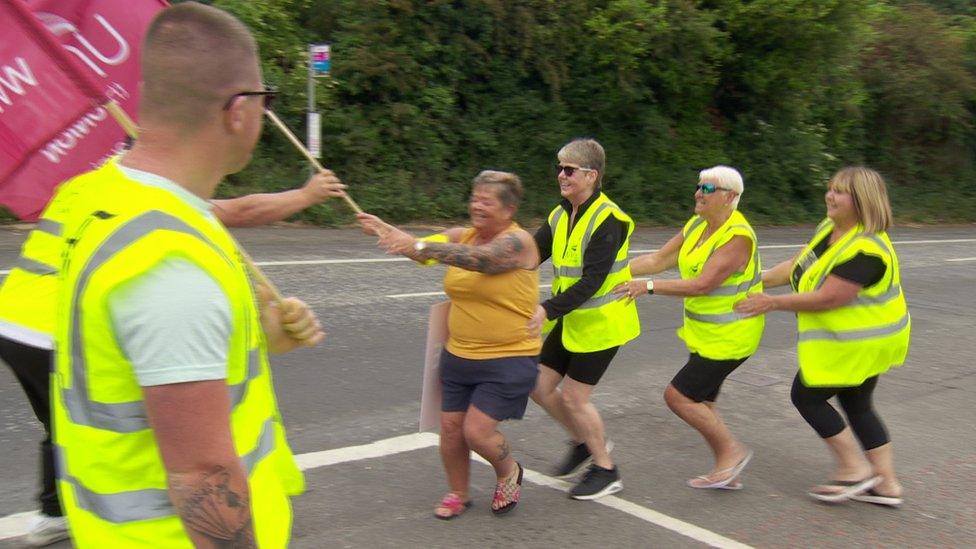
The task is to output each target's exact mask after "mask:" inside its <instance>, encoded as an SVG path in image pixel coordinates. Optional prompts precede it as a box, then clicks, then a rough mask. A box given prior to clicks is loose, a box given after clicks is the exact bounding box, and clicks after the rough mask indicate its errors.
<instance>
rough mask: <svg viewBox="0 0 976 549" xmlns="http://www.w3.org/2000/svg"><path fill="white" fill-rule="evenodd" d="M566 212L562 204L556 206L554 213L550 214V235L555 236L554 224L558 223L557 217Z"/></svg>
mask: <svg viewBox="0 0 976 549" xmlns="http://www.w3.org/2000/svg"><path fill="white" fill-rule="evenodd" d="M564 213H566V210H563V207H562V206H556V213H554V214H552V221H550V222H549V230H550V231H551V232H552V237H553V238H555V237H556V226H557V225H559V218H561V217H562V216H563V214H564Z"/></svg>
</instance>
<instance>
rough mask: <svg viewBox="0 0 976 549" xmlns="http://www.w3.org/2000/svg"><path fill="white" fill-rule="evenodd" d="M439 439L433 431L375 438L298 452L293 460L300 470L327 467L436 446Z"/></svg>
mask: <svg viewBox="0 0 976 549" xmlns="http://www.w3.org/2000/svg"><path fill="white" fill-rule="evenodd" d="M439 440H440V438H439V437H438V436H437V434H435V433H413V434H410V435H403V436H399V437H393V438H387V439H383V440H377V441H376V442H372V443H370V444H363V445H362V446H346V447H345V448H336V449H335V450H324V451H322V452H310V453H307V454H299V455H297V456H295V461H297V462H298V467H299V468H301V470H302V471H307V470H309V469H316V468H318V467H328V466H329V465H335V464H337V463H345V462H347V461H359V460H361V459H370V458H377V457H383V456H389V455H392V454H399V453H400V452H412V451H414V450H420V449H422V448H429V447H431V446H437V443H438V441H439Z"/></svg>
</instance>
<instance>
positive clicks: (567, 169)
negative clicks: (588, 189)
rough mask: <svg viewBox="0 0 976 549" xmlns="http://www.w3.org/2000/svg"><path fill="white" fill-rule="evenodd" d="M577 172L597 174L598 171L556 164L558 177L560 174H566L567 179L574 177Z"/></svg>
mask: <svg viewBox="0 0 976 549" xmlns="http://www.w3.org/2000/svg"><path fill="white" fill-rule="evenodd" d="M576 170H579V171H581V172H595V171H596V170H594V169H593V168H583V167H577V166H563V165H561V164H556V175H559V174H560V173H564V174H566V177H573V174H574V173H576Z"/></svg>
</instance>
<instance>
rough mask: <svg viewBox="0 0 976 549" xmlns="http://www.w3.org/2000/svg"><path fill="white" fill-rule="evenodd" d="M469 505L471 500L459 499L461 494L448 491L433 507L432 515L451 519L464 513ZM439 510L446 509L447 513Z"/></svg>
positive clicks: (442, 518)
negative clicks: (435, 506)
mask: <svg viewBox="0 0 976 549" xmlns="http://www.w3.org/2000/svg"><path fill="white" fill-rule="evenodd" d="M469 507H471V500H468V501H461V496H459V495H457V494H455V493H454V492H448V493H447V495H445V496H444V498H443V499H441V502H440V504H439V505H438V506H437V508H435V509H434V516H435V517H437V518H439V519H441V520H451V519H452V518H456V517H459V516H461V515H462V514H464V512H465V511H467V510H468V508H469ZM441 510H445V511H447V513H446V514H445V513H443V512H441Z"/></svg>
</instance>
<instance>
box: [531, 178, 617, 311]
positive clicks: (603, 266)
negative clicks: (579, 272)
mask: <svg viewBox="0 0 976 549" xmlns="http://www.w3.org/2000/svg"><path fill="white" fill-rule="evenodd" d="M599 196H600V193H599V192H596V193H594V194H593V196H591V197H590V198H589V199H587V200H586V202H584V203H583V204H581V205H580V207H579V210H578V211H577V212H576V217H575V218H572V219H571V221H570V223H568V224H567V226H566V230H567V231H568V232H567V241H568V239H569V233H571V232H572V231H573V227H575V226H576V222H577V221H578V220H579V219H580V218H581V217H583V213H584V212H586V210H587V209H588V208H589V207H590V206H592V205H593V202H594V201H595V200H596V199H597V197H599ZM559 205H560V206H561V207H562V208H563V209H564V210H566V215H567V216H569V215H571V214H572V212H573V205H572V204H571V203H570V202H569V200H565V199H564V200H563V201H562V202H561V203H560V204H559ZM567 219H569V217H567ZM626 235H627V225H626V224H625V223H624V222H623V221H620V220H619V219H617V218H616V217H614V216H612V215H611V216H608V217H607V218H606V219H605V220H604V221H603V222H602V223H600V225H599V226H598V227H597V228H596V229H594V230H593V236H592V237H591V238H590V243H589V245H587V247H586V250H585V251H584V252H583V276H582V277H580V279H579V280H578V281H576V284H573V285H572V286H570V287H569V288H568V289H565V290H564V291H563V292H562V293H561V294H559V295H556V296H553V297H551V298H549V299H547V300H546V301H544V302H542V307H543V308H544V309H545V310H546V318H548V319H549V320H555V319H557V318H559V317H562V316H564V315H566V314H568V313H569V312H570V311H572V310H574V309H576V308H578V307H579V306H580V305H582V304H583V303H585V302H586V301H587V300H588V299H590V298H591V297H593V294H594V293H596V291H597V290H599V289H600V286H602V285H603V282H604V281H605V280H606V279H607V275H609V274H610V269H612V268H613V264H614V262H615V260H616V258H617V253H618V252H619V251H620V247H621V246H623V243H624V238H625V237H626ZM534 236H535V244H536V246H537V247H538V248H539V263H542V262H543V261H545V260H547V259H549V258H550V257H552V255H553V253H554V252H555V253H565V250H553V249H552V244H553V237H552V228H550V227H549V224H548V223H545V224H544V225H542V226H541V227H539V229H538V230H537V231H536V232H535V235H534Z"/></svg>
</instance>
